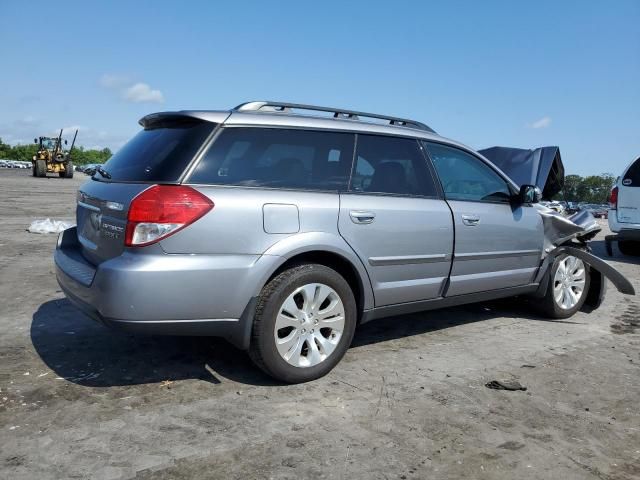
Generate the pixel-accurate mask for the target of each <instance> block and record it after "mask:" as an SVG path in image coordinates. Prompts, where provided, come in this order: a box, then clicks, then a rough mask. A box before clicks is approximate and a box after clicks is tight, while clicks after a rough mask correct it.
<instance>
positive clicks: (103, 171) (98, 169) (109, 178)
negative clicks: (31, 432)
mask: <svg viewBox="0 0 640 480" xmlns="http://www.w3.org/2000/svg"><path fill="white" fill-rule="evenodd" d="M96 173H99V174H100V175H102V176H103V177H104V178H106V179H107V180H111V174H110V173H109V172H107V171H106V170H105V169H104V168H102V167H97V168H96Z"/></svg>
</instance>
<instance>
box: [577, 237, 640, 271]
mask: <svg viewBox="0 0 640 480" xmlns="http://www.w3.org/2000/svg"><path fill="white" fill-rule="evenodd" d="M589 246H590V247H591V250H592V252H593V254H594V255H596V256H597V257H600V258H601V259H603V260H605V261H615V262H622V263H628V264H631V265H640V257H634V256H631V255H623V254H622V253H621V252H620V249H619V248H618V242H613V245H612V250H613V255H612V256H609V255H608V254H607V250H606V248H605V242H604V240H592V241H591V242H589Z"/></svg>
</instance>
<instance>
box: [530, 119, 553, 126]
mask: <svg viewBox="0 0 640 480" xmlns="http://www.w3.org/2000/svg"><path fill="white" fill-rule="evenodd" d="M549 125H551V117H542V118H541V119H540V120H536V121H535V122H533V123H532V124H531V125H530V127H531V128H547V127H548V126H549Z"/></svg>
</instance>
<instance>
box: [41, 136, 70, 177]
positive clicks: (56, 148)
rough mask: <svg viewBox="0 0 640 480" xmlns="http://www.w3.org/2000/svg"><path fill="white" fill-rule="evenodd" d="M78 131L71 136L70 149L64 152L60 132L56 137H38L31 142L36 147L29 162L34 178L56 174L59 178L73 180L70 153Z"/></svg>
mask: <svg viewBox="0 0 640 480" xmlns="http://www.w3.org/2000/svg"><path fill="white" fill-rule="evenodd" d="M77 136H78V130H76V133H75V135H74V136H73V142H71V148H70V149H69V150H68V151H66V152H65V150H64V147H63V146H62V143H63V142H64V144H65V145H67V141H66V140H62V130H60V135H58V136H57V137H38V138H35V139H34V140H33V142H34V143H35V144H37V145H38V151H37V152H36V154H35V155H34V156H33V159H32V160H31V163H32V172H33V176H34V177H46V176H47V173H57V174H58V176H59V177H60V178H73V162H72V161H71V152H72V151H73V146H74V145H75V144H76V137H77Z"/></svg>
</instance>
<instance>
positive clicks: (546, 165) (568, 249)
mask: <svg viewBox="0 0 640 480" xmlns="http://www.w3.org/2000/svg"><path fill="white" fill-rule="evenodd" d="M480 153H481V154H482V155H484V156H485V157H487V158H488V159H489V160H490V161H491V162H492V163H494V164H495V165H496V166H497V167H499V168H500V169H501V170H502V171H503V172H504V173H506V174H507V175H508V176H509V177H510V178H511V179H512V180H514V182H515V183H516V184H517V185H518V186H521V185H523V184H530V185H535V186H536V187H538V188H539V189H540V191H541V192H542V198H543V199H546V200H549V199H551V198H552V197H553V196H554V195H556V194H558V193H559V192H560V191H561V190H562V187H563V186H564V166H563V164H562V158H561V156H560V149H559V148H558V147H542V148H537V149H534V150H524V149H518V148H505V147H492V148H488V149H486V150H480ZM535 208H536V209H537V211H538V213H539V214H540V216H541V217H542V222H543V225H544V246H543V248H544V252H543V259H542V265H541V268H540V269H539V271H538V276H537V278H536V283H538V284H539V287H538V291H537V292H536V293H535V294H534V295H535V296H539V297H543V296H544V294H545V292H546V290H547V287H548V284H549V281H550V271H551V266H552V265H553V262H554V260H555V259H556V258H557V257H558V256H560V255H565V254H566V255H572V256H574V257H577V258H579V259H581V260H582V261H583V262H584V263H586V264H587V265H589V268H590V274H591V283H590V286H589V291H588V292H587V298H586V301H585V303H584V307H583V309H586V310H587V311H591V310H593V309H596V308H598V307H599V306H600V305H601V304H602V301H603V300H604V297H605V293H606V281H605V278H606V279H609V280H610V281H611V283H613V285H614V286H615V287H616V288H617V289H618V291H619V292H621V293H623V294H625V295H635V290H634V288H633V285H632V284H631V282H629V280H627V279H626V278H625V277H624V275H622V274H621V273H620V272H618V271H617V270H616V269H615V268H613V267H612V266H611V265H609V264H608V263H606V262H605V261H603V260H601V259H600V258H598V257H596V256H595V255H593V254H592V253H591V248H590V247H589V245H588V242H589V241H590V240H592V239H593V238H594V237H595V236H596V235H597V234H598V233H599V232H600V231H601V230H602V228H601V227H600V225H599V224H598V222H597V221H596V219H595V218H594V217H593V215H591V213H589V212H588V211H586V210H582V211H579V212H578V213H576V214H574V215H571V216H564V215H562V214H561V213H558V212H556V211H555V210H552V209H550V208H547V207H545V206H543V205H541V204H535Z"/></svg>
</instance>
